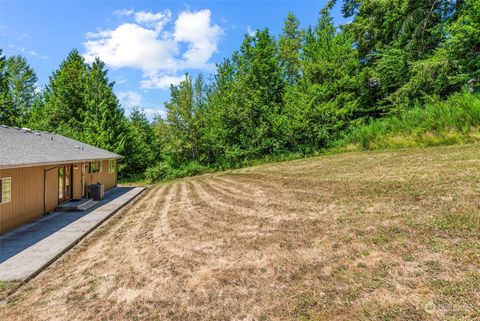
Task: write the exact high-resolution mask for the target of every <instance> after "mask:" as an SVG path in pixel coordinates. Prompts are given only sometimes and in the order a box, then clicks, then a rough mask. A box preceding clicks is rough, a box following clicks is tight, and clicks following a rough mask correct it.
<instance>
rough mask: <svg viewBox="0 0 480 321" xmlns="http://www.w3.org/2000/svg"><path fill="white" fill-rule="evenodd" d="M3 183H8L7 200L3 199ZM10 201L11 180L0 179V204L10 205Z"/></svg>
mask: <svg viewBox="0 0 480 321" xmlns="http://www.w3.org/2000/svg"><path fill="white" fill-rule="evenodd" d="M5 182H9V185H10V186H9V194H8V197H7V199H6V200H5V199H4V197H3V193H4V184H6V183H5ZM11 201H12V178H11V177H2V178H0V204H6V203H10V202H11Z"/></svg>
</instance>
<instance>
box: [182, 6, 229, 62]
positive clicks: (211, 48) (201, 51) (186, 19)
mask: <svg viewBox="0 0 480 321" xmlns="http://www.w3.org/2000/svg"><path fill="white" fill-rule="evenodd" d="M210 15H211V14H210V10H201V11H198V12H188V11H184V12H182V13H181V14H180V15H179V16H178V19H177V20H176V21H175V33H174V37H175V40H176V41H177V42H187V43H188V44H189V48H188V50H187V51H186V52H185V53H184V54H183V58H184V62H183V63H184V67H186V68H199V67H200V68H202V67H203V68H207V69H210V68H211V65H210V64H208V63H207V62H208V60H209V59H210V57H211V56H212V55H213V53H214V52H216V51H217V43H218V38H219V36H220V34H221V32H222V29H220V27H219V26H217V25H214V26H212V25H211V24H210Z"/></svg>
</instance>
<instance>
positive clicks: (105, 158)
mask: <svg viewBox="0 0 480 321" xmlns="http://www.w3.org/2000/svg"><path fill="white" fill-rule="evenodd" d="M123 158H124V157H123V156H121V155H117V156H114V157H100V158H89V159H75V160H66V161H51V162H38V163H24V164H7V165H2V164H0V169H11V168H25V167H37V166H50V165H63V164H75V163H83V162H93V161H96V160H108V159H117V160H118V159H123Z"/></svg>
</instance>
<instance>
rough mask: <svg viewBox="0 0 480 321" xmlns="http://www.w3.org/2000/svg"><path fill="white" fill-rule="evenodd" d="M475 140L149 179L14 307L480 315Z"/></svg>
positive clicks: (191, 313)
mask: <svg viewBox="0 0 480 321" xmlns="http://www.w3.org/2000/svg"><path fill="white" fill-rule="evenodd" d="M479 152H480V148H479V146H478V145H467V146H454V147H441V148H428V149H408V150H398V151H383V152H361V153H346V154H339V155H331V156H323V157H317V158H311V159H305V160H298V161H290V162H283V163H275V164H267V165H262V166H256V167H251V168H247V169H242V170H235V171H229V172H224V173H218V174H212V175H204V176H199V177H194V178H187V179H182V180H177V181H174V182H170V183H164V184H159V185H155V186H153V187H151V188H150V189H149V190H148V191H147V192H146V193H145V194H144V196H143V197H142V198H141V199H140V200H139V201H138V202H136V203H135V204H134V205H132V206H131V207H130V208H129V209H127V210H125V211H123V212H121V213H119V214H118V215H117V216H115V217H114V218H113V219H112V220H110V221H109V222H107V223H106V224H105V225H104V226H103V227H101V228H99V229H98V230H97V231H96V232H95V233H94V234H93V235H92V236H90V237H89V238H88V239H86V240H85V241H83V242H82V243H80V244H79V245H78V246H76V247H75V248H74V249H73V250H71V251H70V252H68V254H66V255H65V256H64V257H63V258H61V259H60V260H59V261H58V262H57V263H55V264H54V265H53V266H51V267H50V268H49V269H47V270H46V271H45V272H43V273H42V274H41V275H39V276H38V277H37V278H35V279H34V280H32V281H31V282H29V283H28V284H26V285H24V286H23V287H21V288H20V289H19V290H18V291H17V292H16V293H14V294H13V295H11V296H10V297H9V302H8V303H7V304H5V305H3V306H2V307H0V319H1V320H29V321H33V320H62V321H63V320H480V227H479V223H480V214H479V213H480V211H479V209H480V159H479Z"/></svg>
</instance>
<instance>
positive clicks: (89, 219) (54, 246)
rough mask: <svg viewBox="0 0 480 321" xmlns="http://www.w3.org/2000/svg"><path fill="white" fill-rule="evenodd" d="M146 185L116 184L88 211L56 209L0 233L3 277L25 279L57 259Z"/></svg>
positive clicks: (4, 278) (11, 279) (0, 262)
mask: <svg viewBox="0 0 480 321" xmlns="http://www.w3.org/2000/svg"><path fill="white" fill-rule="evenodd" d="M143 190H144V188H143V187H135V188H127V187H117V188H115V189H112V190H111V191H109V192H108V193H106V195H105V199H104V200H103V201H101V202H100V203H99V204H98V205H97V206H96V207H95V208H93V209H91V210H90V211H87V212H55V213H52V214H50V215H48V216H46V217H43V218H41V219H38V220H36V221H35V222H33V223H30V224H27V225H25V226H22V227H20V228H18V229H16V230H13V231H11V232H8V233H6V234H4V235H1V236H0V281H14V280H16V281H25V280H28V279H30V278H32V277H34V276H35V275H37V274H38V273H40V272H41V271H42V270H43V269H44V268H45V267H47V266H48V265H50V264H51V263H52V262H54V261H55V260H56V259H57V258H58V257H59V256H61V255H62V254H63V253H65V252H66V251H67V250H69V249H70V248H71V247H72V246H74V245H75V244H76V243H77V242H78V241H80V240H81V239H82V238H83V237H85V236H86V235H87V234H88V233H90V232H91V231H92V230H94V229H95V228H96V227H97V226H99V225H100V224H101V223H102V222H103V221H105V220H106V219H107V218H109V217H110V216H111V215H113V214H114V213H116V212H117V211H118V210H119V209H121V208H122V207H123V206H125V205H126V204H127V203H128V202H130V201H131V200H133V199H134V198H135V197H137V196H138V195H139V194H140V193H142V192H143Z"/></svg>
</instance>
